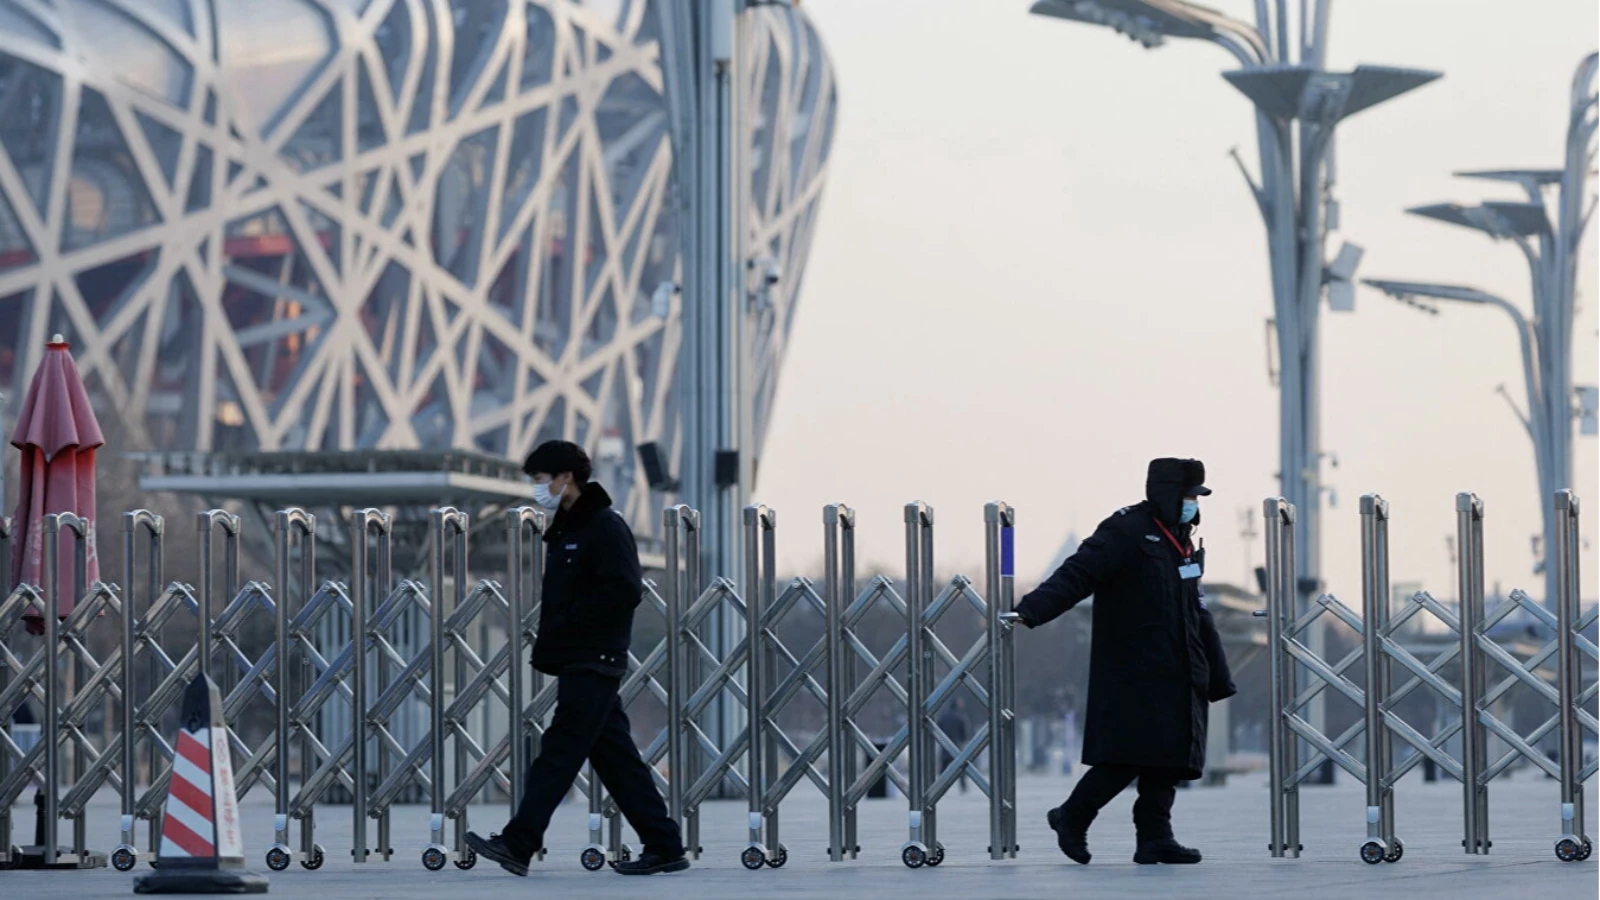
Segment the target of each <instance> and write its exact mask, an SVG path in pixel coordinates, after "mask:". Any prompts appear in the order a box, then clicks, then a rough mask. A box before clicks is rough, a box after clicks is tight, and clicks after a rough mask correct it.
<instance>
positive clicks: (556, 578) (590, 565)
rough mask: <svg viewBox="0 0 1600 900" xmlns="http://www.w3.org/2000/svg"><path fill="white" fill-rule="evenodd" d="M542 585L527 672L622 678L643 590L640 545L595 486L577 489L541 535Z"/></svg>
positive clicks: (601, 490)
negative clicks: (590, 673) (585, 673)
mask: <svg viewBox="0 0 1600 900" xmlns="http://www.w3.org/2000/svg"><path fill="white" fill-rule="evenodd" d="M544 542H545V557H544V581H543V582H542V584H543V591H542V597H541V601H542V605H541V606H540V607H539V635H538V637H537V638H536V639H535V640H534V644H533V667H534V668H535V669H538V670H539V671H541V672H545V673H547V674H550V675H560V674H561V673H562V672H564V671H568V670H571V669H587V670H590V671H595V672H600V673H602V674H606V675H612V676H614V677H621V676H622V675H624V674H626V672H627V665H628V663H627V660H628V645H629V642H630V641H631V640H632V637H633V610H634V607H636V606H638V605H639V600H640V598H641V596H642V595H643V592H644V576H643V572H642V571H641V569H640V565H639V547H638V544H637V543H635V541H634V539H633V530H632V529H630V528H629V527H628V523H627V521H626V520H624V519H623V518H622V516H621V514H619V513H618V512H617V511H616V510H615V509H612V508H611V497H610V495H608V494H607V493H606V492H605V489H604V488H602V487H601V486H600V485H598V484H594V483H592V482H591V483H589V484H586V485H584V486H583V492H582V494H580V495H579V497H578V500H577V502H575V503H573V504H572V508H571V509H564V510H561V511H560V512H558V513H556V517H555V520H554V521H552V522H551V523H550V527H549V528H548V529H546V531H545V535H544Z"/></svg>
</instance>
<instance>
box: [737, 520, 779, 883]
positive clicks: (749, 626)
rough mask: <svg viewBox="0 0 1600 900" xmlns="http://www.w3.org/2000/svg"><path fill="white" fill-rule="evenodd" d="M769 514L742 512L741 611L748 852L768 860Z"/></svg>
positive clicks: (769, 851)
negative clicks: (764, 566)
mask: <svg viewBox="0 0 1600 900" xmlns="http://www.w3.org/2000/svg"><path fill="white" fill-rule="evenodd" d="M771 517H772V511H771V510H769V509H767V508H766V507H765V506H747V507H745V510H744V528H745V541H744V553H745V565H744V571H745V581H744V601H745V602H744V609H745V634H746V635H747V636H748V641H749V644H748V647H747V655H746V657H745V659H746V663H745V664H746V666H747V668H746V675H745V679H746V681H745V701H746V719H747V723H748V724H747V728H748V732H747V739H748V740H747V744H746V747H747V748H748V749H747V750H746V756H745V760H746V763H747V767H748V769H749V773H748V777H749V782H750V789H749V791H748V795H749V800H750V821H749V823H748V824H749V829H750V842H749V847H748V848H747V850H748V849H755V850H758V851H759V852H760V853H761V854H762V856H763V857H768V858H770V855H771V851H772V850H775V849H776V847H773V848H770V849H769V848H768V846H767V844H766V842H765V841H764V840H763V838H764V836H765V831H766V829H765V827H764V826H765V824H766V789H767V787H768V783H767V768H766V758H767V746H766V745H767V740H766V735H765V734H764V732H765V730H766V729H765V728H764V727H763V726H764V724H765V722H766V715H765V712H764V709H763V707H764V706H765V704H766V700H767V696H766V690H767V685H766V665H765V657H766V650H767V642H766V630H765V629H764V628H763V627H762V621H761V616H762V614H763V612H764V610H765V608H766V597H765V593H766V587H765V583H766V573H765V572H763V571H762V570H761V561H762V560H761V557H762V553H761V542H762V537H763V536H764V533H765V532H766V531H767V530H769V529H770V528H771V527H772V518H771Z"/></svg>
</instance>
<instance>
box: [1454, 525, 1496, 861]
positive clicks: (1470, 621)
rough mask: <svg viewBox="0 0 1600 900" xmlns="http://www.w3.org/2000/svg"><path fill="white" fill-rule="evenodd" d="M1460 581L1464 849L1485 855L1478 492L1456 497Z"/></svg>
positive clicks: (1485, 741) (1486, 735)
mask: <svg viewBox="0 0 1600 900" xmlns="http://www.w3.org/2000/svg"><path fill="white" fill-rule="evenodd" d="M1456 582H1457V584H1458V585H1459V591H1458V596H1459V597H1460V598H1461V602H1460V610H1459V616H1460V620H1461V624H1460V627H1461V724H1462V729H1461V786H1462V793H1463V798H1462V799H1463V810H1462V811H1463V824H1464V825H1465V828H1466V838H1465V839H1464V840H1463V841H1462V842H1461V845H1462V847H1463V848H1465V850H1466V852H1467V853H1469V854H1472V855H1480V854H1487V853H1488V852H1489V848H1490V847H1492V846H1493V844H1491V843H1490V841H1489V786H1488V784H1486V783H1485V782H1484V780H1483V773H1484V769H1485V768H1487V767H1488V765H1489V760H1488V757H1489V733H1488V730H1487V729H1485V728H1484V726H1483V719H1482V717H1481V716H1480V715H1479V711H1478V704H1479V702H1481V699H1482V697H1483V691H1484V687H1485V685H1484V673H1485V665H1484V659H1483V652H1482V650H1480V649H1479V647H1478V640H1479V631H1480V630H1481V629H1482V625H1481V623H1482V622H1483V501H1482V500H1480V499H1478V496H1477V495H1476V494H1470V493H1460V494H1457V495H1456Z"/></svg>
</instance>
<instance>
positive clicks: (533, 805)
mask: <svg viewBox="0 0 1600 900" xmlns="http://www.w3.org/2000/svg"><path fill="white" fill-rule="evenodd" d="M621 684H622V679H620V678H611V677H609V676H606V675H601V674H598V673H595V672H572V673H569V674H563V675H561V676H559V677H558V678H557V679H556V712H555V716H554V717H553V718H552V719H551V721H550V727H549V728H547V729H545V733H544V740H543V742H542V743H541V744H540V747H539V756H538V757H537V758H536V759H534V761H533V762H532V763H530V764H529V765H528V777H527V778H526V779H525V780H524V782H523V794H522V802H521V803H520V804H518V806H517V814H516V815H515V816H513V817H512V818H511V821H510V822H508V823H507V824H506V827H505V830H504V831H503V832H502V834H503V835H504V837H505V840H506V843H507V844H509V845H510V847H511V849H512V850H514V851H516V852H517V853H519V854H521V855H524V856H532V855H533V853H534V851H536V850H539V849H540V848H542V847H544V830H545V828H546V827H548V826H549V824H550V816H551V815H552V814H554V813H555V811H556V807H557V806H559V805H560V804H561V799H562V798H563V797H565V796H566V794H567V791H568V790H570V789H571V788H572V783H573V782H574V781H576V780H577V778H578V772H579V770H581V769H582V768H583V763H584V761H585V760H588V761H589V762H591V763H593V764H594V773H595V775H596V776H598V777H599V779H600V783H601V784H603V785H605V788H606V790H607V791H608V792H609V793H610V794H611V796H612V797H613V798H614V799H615V800H616V801H617V808H618V809H619V810H621V811H622V815H623V818H625V819H627V820H628V824H629V825H632V826H633V830H634V831H636V832H638V833H639V839H640V840H641V841H643V842H644V852H645V853H652V854H655V855H657V856H663V857H668V858H672V857H677V856H681V855H683V838H682V836H681V835H680V833H679V830H678V823H677V822H676V821H674V820H673V819H672V817H671V816H669V815H667V804H666V802H665V801H663V800H662V799H661V792H660V791H658V790H656V785H655V782H654V781H653V780H652V778H651V774H650V767H649V766H646V765H645V764H644V760H643V759H642V758H640V756H639V748H637V747H635V746H634V744H633V734H632V732H631V731H630V729H629V726H628V715H627V713H626V712H624V711H623V709H622V700H621V698H619V697H618V696H617V689H618V688H619V687H621Z"/></svg>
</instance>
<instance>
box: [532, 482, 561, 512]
mask: <svg viewBox="0 0 1600 900" xmlns="http://www.w3.org/2000/svg"><path fill="white" fill-rule="evenodd" d="M552 483H553V482H545V483H544V484H536V485H534V486H533V502H534V503H535V504H536V505H538V506H542V507H544V508H545V509H557V508H558V507H560V506H561V495H562V494H565V493H566V492H567V488H566V486H565V485H563V486H562V488H561V492H560V493H551V492H550V485H551V484H552Z"/></svg>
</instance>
